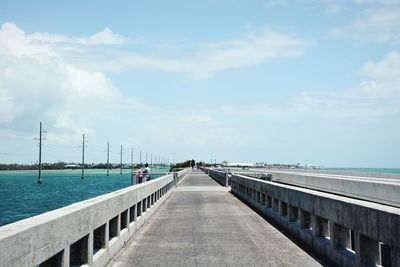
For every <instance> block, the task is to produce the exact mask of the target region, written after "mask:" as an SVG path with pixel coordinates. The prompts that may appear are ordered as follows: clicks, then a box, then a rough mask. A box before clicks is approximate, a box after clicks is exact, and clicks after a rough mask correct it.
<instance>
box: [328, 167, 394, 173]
mask: <svg viewBox="0 0 400 267" xmlns="http://www.w3.org/2000/svg"><path fill="white" fill-rule="evenodd" d="M322 170H332V171H348V172H364V173H365V172H366V173H387V174H400V168H323V169H322Z"/></svg>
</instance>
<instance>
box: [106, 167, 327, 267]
mask: <svg viewBox="0 0 400 267" xmlns="http://www.w3.org/2000/svg"><path fill="white" fill-rule="evenodd" d="M107 266H114V267H115V266H171V267H177V266H306V267H313V266H321V265H320V263H318V262H317V261H316V260H315V259H313V258H312V257H311V256H309V255H308V254H307V253H306V252H304V251H303V250H302V249H301V248H299V247H298V246H297V245H296V244H294V243H293V242H292V241H291V240H289V239H288V238H287V237H286V236H284V235H283V234H282V233H281V232H279V231H278V230H276V229H275V228H274V227H273V226H272V225H270V224H269V223H268V222H267V221H266V220H264V219H263V218H262V217H261V216H260V215H258V214H257V213H256V212H254V211H253V210H252V209H250V208H249V207H247V206H246V205H245V204H243V203H242V202H241V201H239V200H238V199H237V198H236V197H235V196H233V195H232V194H230V193H229V192H228V191H227V188H225V187H222V186H220V185H219V184H218V183H217V182H215V181H214V180H212V179H211V178H210V177H208V176H207V175H205V174H204V173H202V172H200V171H196V170H195V171H193V172H191V173H190V174H188V175H187V177H186V178H184V180H183V181H182V183H181V184H180V186H179V187H178V188H177V190H175V191H174V192H173V193H172V194H171V195H170V197H169V198H168V199H167V200H166V201H165V202H164V203H163V204H162V206H161V207H160V208H159V209H158V210H157V211H156V212H155V213H154V215H153V216H152V217H151V218H150V219H149V220H148V222H147V223H146V224H145V225H144V226H143V227H142V228H141V229H140V230H139V231H138V232H137V233H136V234H135V235H134V237H133V238H132V239H131V240H130V241H129V242H128V243H127V245H126V246H125V247H124V248H123V249H122V250H121V251H119V252H118V254H117V255H116V256H115V257H114V258H113V259H112V260H111V261H110V262H109V264H108V265H107Z"/></svg>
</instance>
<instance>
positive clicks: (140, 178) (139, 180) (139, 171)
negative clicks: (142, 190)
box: [136, 164, 143, 184]
mask: <svg viewBox="0 0 400 267" xmlns="http://www.w3.org/2000/svg"><path fill="white" fill-rule="evenodd" d="M136 181H137V183H138V184H141V183H142V182H143V172H142V165H140V164H139V168H138V169H137V171H136Z"/></svg>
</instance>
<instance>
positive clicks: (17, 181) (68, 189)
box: [0, 169, 167, 226]
mask: <svg viewBox="0 0 400 267" xmlns="http://www.w3.org/2000/svg"><path fill="white" fill-rule="evenodd" d="M153 171H157V172H166V171H167V170H166V169H157V170H153ZM159 176H160V175H152V179H154V178H157V177H159ZM42 177H43V183H42V184H38V183H37V171H1V172H0V226H2V225H5V224H8V223H12V222H15V221H18V220H22V219H25V218H28V217H31V216H35V215H38V214H41V213H44V212H46V211H50V210H54V209H57V208H61V207H64V206H67V205H70V204H72V203H75V202H79V201H82V200H86V199H89V198H92V197H96V196H99V195H103V194H106V193H109V192H112V191H115V190H119V189H122V188H124V187H127V186H130V185H131V173H130V170H124V172H123V174H122V175H120V174H119V170H113V171H112V172H111V173H110V176H108V177H107V176H106V171H105V170H89V171H87V172H86V174H85V178H84V179H81V172H80V170H65V171H64V170H63V171H44V172H43V176H42Z"/></svg>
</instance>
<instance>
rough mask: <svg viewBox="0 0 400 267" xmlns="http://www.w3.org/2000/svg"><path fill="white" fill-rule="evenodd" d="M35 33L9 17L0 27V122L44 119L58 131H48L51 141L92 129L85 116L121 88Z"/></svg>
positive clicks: (111, 102) (97, 112) (113, 99)
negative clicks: (67, 59)
mask: <svg viewBox="0 0 400 267" xmlns="http://www.w3.org/2000/svg"><path fill="white" fill-rule="evenodd" d="M107 34H108V33H106V35H107ZM35 38H36V37H35ZM35 38H32V35H28V34H26V33H25V32H24V31H23V30H21V29H19V28H18V27H16V25H15V24H12V23H5V24H3V25H2V27H1V29H0V122H1V123H12V122H13V121H18V120H23V121H24V122H25V123H28V124H30V123H32V122H37V121H42V120H43V121H46V122H47V124H48V125H52V126H54V128H55V129H58V130H59V132H60V133H57V132H52V133H50V134H49V140H51V141H53V142H56V141H62V140H64V141H62V142H65V141H66V140H68V138H67V137H68V136H69V137H71V138H72V137H74V136H78V135H80V134H81V133H82V130H85V131H86V132H87V133H88V134H94V132H93V130H91V129H90V127H89V126H88V125H90V120H91V119H92V118H96V116H101V115H102V113H103V112H104V108H102V106H106V105H108V107H110V108H112V107H113V106H117V103H118V102H120V101H121V99H122V98H121V96H120V92H119V91H118V89H117V88H116V87H115V86H114V85H113V83H112V82H111V81H110V80H109V79H108V78H107V77H106V76H105V75H104V74H103V73H100V72H93V71H87V70H85V69H82V68H79V67H76V66H72V65H69V64H67V63H66V62H65V61H64V60H63V58H62V56H60V55H59V54H58V53H57V47H55V46H54V45H52V44H51V43H50V42H47V41H46V42H45V41H43V42H37V40H38V39H35ZM102 38H103V37H102V35H100V36H96V35H95V36H94V38H89V39H90V40H93V41H92V43H99V42H103V43H104V42H105V39H103V40H102Z"/></svg>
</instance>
